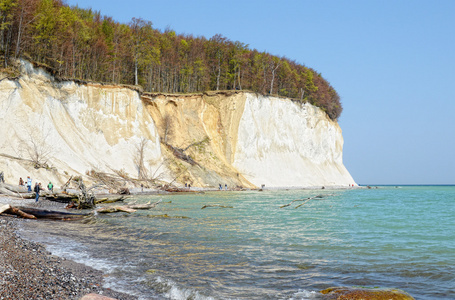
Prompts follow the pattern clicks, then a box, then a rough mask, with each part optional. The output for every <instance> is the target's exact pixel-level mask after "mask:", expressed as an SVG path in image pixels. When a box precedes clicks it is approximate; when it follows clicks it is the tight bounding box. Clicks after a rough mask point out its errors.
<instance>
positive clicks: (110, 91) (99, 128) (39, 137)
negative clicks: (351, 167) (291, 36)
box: [0, 61, 355, 188]
mask: <svg viewBox="0 0 455 300" xmlns="http://www.w3.org/2000/svg"><path fill="white" fill-rule="evenodd" d="M22 69H23V70H22V76H21V77H19V78H18V79H17V80H8V79H4V80H1V81H0V119H1V120H2V126H0V137H1V139H0V155H1V156H0V158H1V159H0V170H3V171H4V172H5V177H6V180H7V181H8V182H10V183H14V182H16V181H18V179H19V177H22V178H26V176H29V175H31V176H32V178H33V180H34V181H39V182H47V181H52V182H53V183H54V184H58V185H60V184H63V183H65V182H66V180H68V177H69V176H70V175H74V176H85V175H86V174H87V173H89V172H91V171H92V170H94V171H97V172H108V173H109V172H113V170H117V171H121V173H122V174H123V173H125V174H127V175H128V176H129V177H133V178H137V176H138V166H137V162H136V160H137V155H138V148H139V147H140V145H141V144H142V142H143V141H146V144H144V145H145V147H144V152H143V154H144V156H143V164H144V169H145V170H147V171H148V173H149V174H155V175H156V176H158V175H157V174H161V173H162V176H161V175H160V176H159V177H160V178H161V179H163V180H164V181H172V180H174V178H176V179H175V182H176V183H181V184H182V185H183V184H184V183H190V184H191V185H192V186H200V187H216V186H218V184H220V183H221V184H222V185H224V184H227V185H228V187H229V188H232V187H236V186H242V187H248V188H253V187H260V186H261V185H263V184H264V185H266V186H267V187H312V186H319V187H320V186H349V185H352V184H355V182H354V180H353V179H352V177H351V175H350V174H349V172H348V171H347V170H346V168H345V167H344V165H343V161H342V151H343V137H342V134H341V129H340V127H339V126H338V124H337V122H335V121H333V120H331V119H330V118H328V116H327V115H326V114H325V113H324V112H323V111H322V110H321V109H319V108H317V107H315V106H312V105H311V104H308V103H306V104H300V103H297V102H293V101H291V100H289V99H283V98H277V97H272V96H262V95H258V94H256V93H251V92H243V91H224V92H223V91H219V92H206V93H200V94H191V95H165V94H140V93H139V92H138V91H136V90H133V89H130V88H126V87H123V86H114V85H103V84H94V83H83V84H80V83H76V82H73V81H63V82H61V81H57V80H55V79H54V78H53V77H52V76H51V75H49V74H47V73H46V72H45V71H43V70H41V69H36V68H33V67H32V65H31V64H30V63H28V62H25V61H22ZM165 145H166V146H165ZM170 146H172V147H173V148H172V147H170ZM176 148H178V150H179V151H180V152H181V153H182V155H181V156H182V157H186V155H187V156H188V157H190V158H191V161H194V163H191V164H190V163H188V160H187V161H185V160H182V159H181V158H179V157H177V156H176V155H175V153H173V152H172V151H170V150H169V149H176ZM174 152H175V151H174ZM33 154H39V155H41V157H43V156H44V158H45V159H42V160H43V161H45V164H43V165H48V166H49V168H47V169H46V168H43V167H40V168H36V169H35V168H34V167H33V165H30V164H27V160H30V158H31V156H32V155H33ZM183 154H184V155H183ZM15 158H21V159H22V160H18V159H15ZM24 159H25V160H24ZM51 167H52V168H51Z"/></svg>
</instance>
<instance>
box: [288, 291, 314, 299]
mask: <svg viewBox="0 0 455 300" xmlns="http://www.w3.org/2000/svg"><path fill="white" fill-rule="evenodd" d="M321 296H322V295H321V294H320V293H318V292H315V291H308V290H299V291H298V292H297V293H295V294H294V295H292V297H291V298H289V299H288V300H313V299H321Z"/></svg>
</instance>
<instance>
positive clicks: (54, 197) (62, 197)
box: [42, 193, 78, 203]
mask: <svg viewBox="0 0 455 300" xmlns="http://www.w3.org/2000/svg"><path fill="white" fill-rule="evenodd" d="M42 197H44V198H45V199H46V200H49V201H56V202H60V203H69V202H71V201H76V200H77V199H78V197H77V195H74V194H63V193H58V194H46V195H42Z"/></svg>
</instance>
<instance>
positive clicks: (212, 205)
mask: <svg viewBox="0 0 455 300" xmlns="http://www.w3.org/2000/svg"><path fill="white" fill-rule="evenodd" d="M207 207H221V208H234V207H233V206H226V205H219V204H208V205H204V206H202V207H201V209H204V208H207Z"/></svg>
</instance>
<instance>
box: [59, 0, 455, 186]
mask: <svg viewBox="0 0 455 300" xmlns="http://www.w3.org/2000/svg"><path fill="white" fill-rule="evenodd" d="M67 4H69V5H76V4H78V6H79V7H82V8H92V9H94V10H97V11H100V12H101V14H102V15H107V16H110V17H112V18H113V19H114V20H116V21H118V22H121V23H128V22H129V21H131V19H132V18H133V17H136V18H143V19H145V20H148V21H152V23H153V25H154V27H155V28H157V29H160V30H164V29H165V28H166V27H169V28H171V29H173V30H175V31H176V32H177V33H186V34H193V35H194V36H205V37H207V38H210V37H212V36H213V35H215V34H217V33H220V34H222V35H223V36H225V37H227V38H229V39H231V40H233V41H240V42H243V43H246V44H248V45H249V47H250V48H252V49H258V50H259V51H267V52H269V53H271V54H274V55H278V56H286V57H288V58H290V59H292V60H296V61H297V62H299V63H302V64H304V65H306V66H308V67H311V68H313V69H315V70H317V71H318V72H320V73H321V74H322V75H323V76H324V77H325V78H326V79H327V80H328V81H329V82H330V83H331V84H332V86H333V87H334V88H335V89H336V90H337V91H338V93H339V94H340V96H341V101H342V103H343V107H344V110H343V113H342V115H341V117H340V119H339V123H340V126H341V128H342V129H343V136H344V142H345V144H344V163H345V165H346V167H347V168H348V170H349V171H350V172H351V174H352V176H353V177H354V179H355V180H356V182H358V183H360V184H455V0H437V1H435V0H428V1H423V0H346V1H340V0H320V1H315V0H293V1H291V0H289V1H287V0H284V1H276V0H274V1H270V0H254V1H253V0H251V1H248V0H244V1H238V0H231V1H214V0H202V1H188V0H184V1H183V0H179V1H163V0H160V1H154V0H129V1H111V0H68V1H67Z"/></svg>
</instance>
